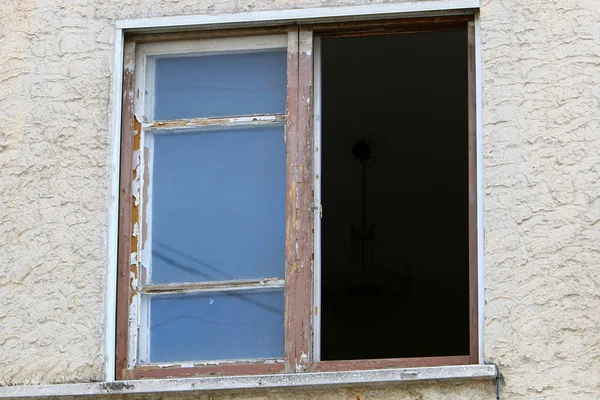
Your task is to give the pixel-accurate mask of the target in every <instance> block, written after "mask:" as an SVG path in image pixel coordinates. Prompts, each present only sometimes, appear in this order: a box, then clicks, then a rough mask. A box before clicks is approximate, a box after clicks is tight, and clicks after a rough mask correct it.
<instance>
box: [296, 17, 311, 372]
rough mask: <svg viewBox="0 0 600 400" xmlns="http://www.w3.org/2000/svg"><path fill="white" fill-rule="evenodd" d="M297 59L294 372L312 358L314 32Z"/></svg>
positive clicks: (305, 37)
mask: <svg viewBox="0 0 600 400" xmlns="http://www.w3.org/2000/svg"><path fill="white" fill-rule="evenodd" d="M299 40H300V42H299V60H298V75H299V76H298V97H299V98H298V142H297V143H298V149H297V152H298V153H297V160H298V167H297V168H298V171H297V177H298V186H297V190H298V191H297V199H298V200H297V201H298V203H297V204H296V210H297V214H296V217H297V221H296V224H297V228H296V251H297V255H296V257H297V259H296V260H297V262H298V269H297V270H296V273H297V280H296V297H295V298H294V299H293V301H295V302H296V305H295V315H294V322H295V324H296V328H295V331H296V343H295V347H296V352H295V365H296V372H301V371H304V370H306V369H307V368H308V366H309V362H310V360H311V359H312V341H313V340H312V308H313V307H312V306H313V304H312V303H313V276H312V274H313V268H312V267H313V259H314V257H313V228H314V224H313V216H314V209H313V199H314V190H313V186H314V181H313V103H314V101H313V98H312V97H313V64H314V62H313V53H314V52H313V33H312V31H309V30H304V29H303V28H302V27H301V28H300V32H299Z"/></svg>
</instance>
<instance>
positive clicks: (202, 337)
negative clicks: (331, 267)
mask: <svg viewBox="0 0 600 400" xmlns="http://www.w3.org/2000/svg"><path fill="white" fill-rule="evenodd" d="M150 304H151V305H150V307H151V315H152V320H151V324H150V362H153V363H156V362H168V361H196V360H197V361H204V360H232V359H244V358H281V357H283V290H269V291H263V292H251V291H236V292H210V293H203V294H183V295H162V296H153V297H152V299H151V301H150Z"/></svg>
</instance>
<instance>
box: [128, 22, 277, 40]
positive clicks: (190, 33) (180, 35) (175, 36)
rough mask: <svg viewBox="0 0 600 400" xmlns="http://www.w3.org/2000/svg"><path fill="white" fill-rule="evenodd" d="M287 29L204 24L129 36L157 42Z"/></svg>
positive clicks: (244, 34)
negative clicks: (223, 26)
mask: <svg viewBox="0 0 600 400" xmlns="http://www.w3.org/2000/svg"><path fill="white" fill-rule="evenodd" d="M287 30H288V27H287V26H281V25H279V26H263V27H255V28H234V29H231V28H230V29H227V28H225V29H224V28H222V27H220V28H219V29H214V27H211V26H204V27H202V29H198V28H190V29H188V30H180V31H177V32H156V33H132V34H130V35H129V36H128V38H129V39H131V40H134V41H135V42H136V43H147V42H153V43H156V42H170V41H176V40H199V39H217V38H227V37H242V36H256V35H276V34H281V33H286V32H287Z"/></svg>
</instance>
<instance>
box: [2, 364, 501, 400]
mask: <svg viewBox="0 0 600 400" xmlns="http://www.w3.org/2000/svg"><path fill="white" fill-rule="evenodd" d="M496 376H497V372H496V367H495V366H494V365H457V366H448V367H420V368H391V369H379V370H370V371H347V372H311V373H302V374H277V375H254V376H221V377H206V378H185V379H153V380H133V381H119V382H96V383H67V384H55V385H41V386H3V387H0V398H23V397H47V396H52V397H57V396H92V395H103V394H142V393H171V392H196V391H214V390H227V389H236V390H239V389H256V388H293V387H309V386H310V387H315V388H319V387H321V388H326V387H331V386H351V385H370V384H396V383H401V382H412V381H426V380H448V379H494V378H496Z"/></svg>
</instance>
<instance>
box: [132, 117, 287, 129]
mask: <svg viewBox="0 0 600 400" xmlns="http://www.w3.org/2000/svg"><path fill="white" fill-rule="evenodd" d="M283 122H285V114H256V115H241V116H237V117H224V118H192V119H174V120H168V121H151V122H144V123H143V124H142V128H143V129H144V130H146V131H174V130H180V129H198V128H206V127H212V126H214V127H238V126H254V125H270V124H281V123H283Z"/></svg>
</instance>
